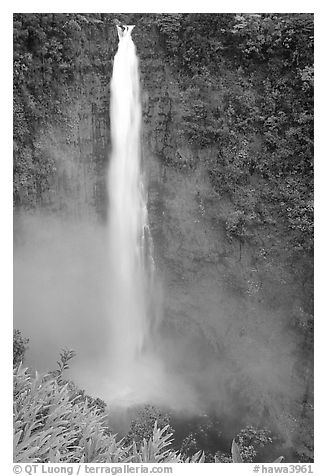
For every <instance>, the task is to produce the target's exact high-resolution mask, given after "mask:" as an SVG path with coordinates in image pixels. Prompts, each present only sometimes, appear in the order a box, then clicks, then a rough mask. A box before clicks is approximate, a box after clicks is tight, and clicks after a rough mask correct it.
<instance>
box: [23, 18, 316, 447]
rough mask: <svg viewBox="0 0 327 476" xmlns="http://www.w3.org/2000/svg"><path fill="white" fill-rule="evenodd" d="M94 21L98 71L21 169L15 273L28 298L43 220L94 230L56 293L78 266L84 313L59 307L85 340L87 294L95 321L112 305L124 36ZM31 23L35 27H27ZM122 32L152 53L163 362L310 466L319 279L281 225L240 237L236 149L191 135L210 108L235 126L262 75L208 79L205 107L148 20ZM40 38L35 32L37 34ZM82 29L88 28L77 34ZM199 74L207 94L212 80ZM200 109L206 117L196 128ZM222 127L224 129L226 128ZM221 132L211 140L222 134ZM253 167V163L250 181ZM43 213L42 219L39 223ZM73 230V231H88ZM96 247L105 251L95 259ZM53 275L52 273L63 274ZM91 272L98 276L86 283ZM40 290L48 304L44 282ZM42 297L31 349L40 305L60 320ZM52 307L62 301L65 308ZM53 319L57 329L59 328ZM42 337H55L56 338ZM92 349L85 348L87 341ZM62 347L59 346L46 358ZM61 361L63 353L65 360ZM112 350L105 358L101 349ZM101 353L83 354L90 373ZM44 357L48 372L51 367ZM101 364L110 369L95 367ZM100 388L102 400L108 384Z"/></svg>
mask: <svg viewBox="0 0 327 476" xmlns="http://www.w3.org/2000/svg"><path fill="white" fill-rule="evenodd" d="M81 17H82V16H80V18H77V19H76V18H74V19H73V20H71V21H75V23H76V24H77V26H78V27H79V28H83V24H85V31H86V33H85V37H83V39H82V40H79V42H78V47H76V48H77V50H78V55H79V56H78V57H79V58H82V59H83V58H84V59H85V57H87V60H88V61H87V62H86V64H84V63H85V61H84V63H83V61H82V60H81V64H80V67H79V68H75V69H74V72H73V73H72V74H73V77H72V78H70V79H69V82H68V83H67V84H66V85H60V86H59V87H58V91H57V96H56V101H57V102H58V104H57V105H58V109H59V110H60V114H57V115H56V114H53V115H50V116H49V117H48V119H47V120H46V121H44V120H43V121H41V122H39V123H36V124H37V125H36V126H35V134H34V141H33V144H32V146H30V147H28V145H26V143H25V144H24V147H25V149H24V150H25V152H24V160H25V162H23V161H22V160H21V155H20V158H18V159H17V170H16V182H14V185H15V197H16V218H15V226H16V234H15V240H16V241H17V245H16V246H17V252H16V264H15V266H16V275H17V279H16V293H17V299H18V300H19V299H20V297H21V295H20V292H22V288H23V286H24V285H25V284H26V280H28V277H29V276H31V275H33V272H32V273H31V272H30V268H29V266H32V265H31V263H29V264H27V268H26V259H25V258H24V246H29V245H28V242H29V241H31V239H30V237H31V236H32V237H33V239H32V241H33V240H34V241H33V242H34V245H35V244H36V243H38V244H39V243H40V242H41V243H42V242H43V243H47V242H48V240H49V239H50V238H49V236H48V234H47V233H43V235H42V233H40V230H43V229H46V228H47V225H45V226H43V225H40V223H41V222H42V220H43V218H42V216H44V214H45V215H48V216H50V215H51V216H60V217H61V218H60V219H62V220H63V222H64V225H63V226H62V228H63V229H65V233H64V235H62V231H59V232H58V234H57V235H54V234H53V233H52V237H53V236H55V237H56V239H57V244H58V242H59V241H60V240H62V236H67V233H68V232H67V229H68V228H69V227H68V228H67V226H66V224H65V223H66V222H67V220H68V222H69V223H70V225H71V224H72V223H77V224H78V223H79V222H82V223H87V225H86V227H85V228H83V230H84V231H83V233H82V234H81V237H82V238H81V237H80V239H78V240H77V241H76V242H75V243H74V245H73V246H74V247H75V252H76V256H75V255H74V253H72V247H71V246H70V245H69V246H67V247H66V248H65V246H64V245H63V246H62V247H61V251H62V250H63V249H64V251H63V252H62V262H61V264H60V263H59V264H58V269H59V271H60V272H59V271H58V273H57V274H56V273H55V272H53V271H49V274H48V279H49V280H50V281H51V279H53V280H54V281H56V280H60V279H61V278H60V277H59V276H60V274H61V271H62V269H66V266H67V264H66V263H67V262H68V261H69V263H70V266H71V268H70V275H69V276H68V274H69V273H68V274H67V276H68V277H67V281H66V282H65V280H64V284H62V287H60V292H61V293H65V289H64V288H65V283H66V284H67V283H68V288H69V292H70V294H71V296H70V297H66V298H65V304H64V305H63V308H64V307H65V308H66V309H67V306H68V308H69V309H70V311H69V312H68V313H67V312H66V311H63V309H61V308H60V307H59V308H57V307H55V309H56V313H60V312H64V313H65V312H66V314H65V322H66V323H67V322H68V321H69V319H72V322H73V323H74V326H77V327H78V329H79V333H80V334H81V335H83V336H86V335H87V334H88V330H87V320H86V318H85V320H84V319H82V321H80V320H78V319H77V318H73V317H71V316H72V314H73V312H76V313H78V314H80V315H83V313H85V309H82V307H84V308H85V306H84V304H83V299H82V303H77V304H76V302H75V297H76V296H77V295H82V294H83V292H84V291H85V290H86V289H88V290H89V289H90V288H91V289H94V290H95V291H94V292H95V294H94V296H93V297H94V299H92V300H91V302H89V303H88V306H87V310H88V313H92V312H93V313H94V311H92V309H93V306H96V302H97V303H99V302H100V307H101V297H100V294H101V292H100V291H99V290H97V291H96V289H97V285H99V286H101V285H100V284H99V283H100V281H101V275H102V273H103V272H104V271H103V270H102V264H101V253H102V252H104V242H103V235H102V228H101V223H102V222H103V221H105V219H106V210H107V198H106V197H107V191H106V186H105V177H106V173H107V165H108V157H109V154H110V137H109V127H110V123H109V120H110V119H109V83H110V75H111V60H112V57H113V54H114V52H115V48H116V45H117V38H116V33H115V31H114V27H113V26H112V24H111V23H110V21H111V17H113V15H111V16H110V15H107V16H105V15H100V14H99V15H97V16H94V17H93V20H92V17H87V16H84V18H85V20H83V18H81ZM50 20H51V19H50ZM95 20H96V21H95ZM17 21H22V22H23V23H24V21H25V23H26V19H24V18H23V19H17ZM62 21H66V20H65V19H63V20H62ZM92 21H93V23H92ZM122 21H126V22H129V23H132V22H135V21H136V22H137V27H136V28H135V30H134V32H133V38H134V42H135V44H136V47H137V51H138V54H139V59H140V72H141V80H142V102H143V122H144V130H143V161H144V166H145V169H146V171H147V180H148V210H149V220H150V226H151V230H152V236H153V240H154V252H155V261H156V266H157V270H158V275H159V277H160V280H161V286H162V303H163V308H162V311H161V313H162V319H161V323H160V331H159V333H158V337H157V340H156V345H157V351H158V353H159V354H160V355H161V356H162V358H163V360H164V361H165V363H166V365H167V367H168V368H171V369H172V371H177V372H178V373H180V375H183V378H184V379H185V380H186V381H187V382H188V383H190V384H191V385H192V386H193V387H194V388H195V389H196V392H197V394H198V395H199V401H201V402H202V403H203V405H201V406H200V408H199V411H214V412H216V414H218V415H229V416H230V418H231V419H234V420H238V421H239V422H240V426H241V425H244V424H247V423H254V424H258V425H261V426H269V425H272V426H273V427H274V428H275V429H276V430H277V431H278V433H279V434H280V435H281V436H282V438H283V439H284V440H285V441H286V445H287V446H296V447H297V448H298V452H299V453H303V454H307V455H310V454H311V452H312V448H311V446H312V444H311V439H310V436H308V433H309V432H310V431H311V430H310V428H311V423H312V405H311V404H312V348H311V345H312V343H311V339H312V335H311V330H310V329H311V327H310V326H311V321H310V318H309V315H310V305H311V304H310V302H311V301H310V299H311V297H310V296H311V294H310V293H311V291H310V289H309V288H310V287H311V281H310V275H308V274H307V273H306V270H305V269H304V268H305V262H303V264H300V265H299V264H298V261H296V259H295V258H294V259H293V260H290V259H289V240H290V237H289V236H288V234H287V231H286V229H285V227H284V225H283V224H282V223H277V224H276V223H269V220H267V221H266V222H265V223H264V225H262V224H261V225H256V224H255V223H254V224H253V223H252V222H251V224H250V225H251V226H250V228H251V239H247V236H246V235H244V233H243V234H242V233H241V234H239V235H237V234H235V233H234V234H233V233H232V231H234V230H235V229H236V228H237V227H239V226H241V225H239V223H241V222H240V221H235V219H234V217H235V216H238V215H237V214H238V213H241V212H242V213H243V211H242V210H243V209H242V207H241V205H240V203H239V202H237V200H236V199H235V197H234V196H233V195H232V194H230V193H226V192H225V190H222V189H219V186H217V185H216V183H215V182H214V181H213V178H212V170H213V167H212V164H213V163H215V164H216V165H215V167H216V168H215V169H214V170H215V172H216V173H217V176H218V175H219V173H220V174H224V172H225V171H226V170H227V169H226V164H224V163H223V162H219V160H218V161H217V157H218V158H219V157H221V155H222V154H223V153H224V150H226V149H225V138H224V137H223V138H222V139H221V141H220V140H219V137H218V136H217V138H215V139H213V140H210V141H209V140H207V142H205V143H200V142H199V141H197V140H190V132H189V131H190V127H191V126H192V127H195V126H196V123H197V121H198V125H199V129H201V127H205V125H204V126H203V124H205V121H206V120H208V118H207V116H206V117H202V116H201V111H202V109H203V108H207V110H208V111H209V110H210V108H213V107H214V106H215V108H216V109H217V111H218V112H219V114H218V112H217V114H218V116H217V117H218V119H219V115H220V116H221V115H223V116H224V112H223V109H222V106H221V105H222V102H223V101H224V100H226V98H225V96H224V93H226V90H228V88H229V87H230V88H231V89H233V88H234V89H235V88H236V86H237V87H240V86H239V82H240V81H243V82H246V81H247V80H248V76H247V74H246V73H244V71H243V72H242V71H240V70H237V69H235V67H234V66H233V65H232V63H231V62H228V61H227V60H226V62H225V63H221V64H220V70H219V75H218V74H213V73H210V74H209V73H208V71H207V72H206V71H204V70H203V69H202V70H201V75H202V76H201V78H200V79H201V81H203V82H204V83H206V84H207V89H206V90H205V98H202V103H201V104H200V103H199V99H198V97H196V95H194V96H193V97H192V90H191V89H190V87H191V86H192V80H190V79H189V78H187V77H186V75H183V74H182V73H181V70H180V69H178V67H177V66H176V62H175V60H174V61H170V58H171V57H170V56H169V49H168V50H167V44H166V43H165V42H164V35H162V34H161V31H162V30H160V25H159V27H158V24H157V23H156V22H155V19H154V18H152V17H151V18H150V17H149V15H142V14H140V15H130V16H129V15H125V16H124V18H122ZM83 22H84V23H83ZM87 22H89V23H87ZM27 23H28V22H27ZM20 28H21V27H20ZM26 28H27V30H28V31H30V32H31V30H32V27H31V25H27V26H26ZM71 28H76V30H78V28H77V27H76V26H71ZM29 34H31V33H29ZM167 51H168V53H167ZM217 55H218V53H217ZM217 61H218V59H217ZM233 68H234V69H233ZM206 74H207V77H206ZM251 74H253V73H251ZM199 75H200V73H198V75H197V78H195V80H194V84H195V83H196V81H199ZM258 75H260V71H259V72H258ZM206 78H207V79H206ZM260 80H261V79H260ZM262 81H263V80H262ZM190 83H191V86H190ZM253 84H254V83H253ZM253 84H252V86H251V87H247V89H246V91H247V92H246V94H247V95H248V96H249V97H250V96H251V98H252V96H253V97H256V96H257V95H258V91H257V89H256V88H255V87H254V85H253ZM262 84H263V83H262ZM261 86H262V85H261ZM262 87H263V86H262ZM194 94H195V93H194ZM49 100H50V101H53V99H51V98H50V99H49ZM250 100H252V99H248V98H246V99H244V101H250ZM253 101H254V100H253ZM196 107H198V109H196ZM192 108H195V110H198V111H200V112H199V116H196V117H195V118H193V119H194V120H193V119H192V120H191V121H190V120H189V119H188V118H189V116H190V114H191V113H192V111H193V109H192ZM201 108H202V109H201ZM226 114H227V113H226ZM19 117H21V116H19ZM201 117H202V122H201ZM226 117H227V116H226ZM218 119H217V120H218ZM223 119H224V117H223ZM223 119H222V120H223ZM23 120H24V118H23V119H22V122H23ZM219 120H220V119H219ZM192 121H193V122H194V123H193V122H192ZM194 124H195V125H194ZM221 127H222V129H223V127H224V126H221ZM207 129H208V130H209V129H210V127H209V125H208V127H207ZM199 134H200V133H199ZM260 140H262V139H260V137H259V134H256V137H253V134H252V135H251V137H250V139H249V136H247V134H246V133H243V134H242V135H240V138H239V140H238V143H237V150H236V151H235V155H234V159H235V161H237V160H241V159H240V157H243V156H251V153H252V155H253V156H255V148H257V149H258V148H260V145H258V144H260ZM21 142H22V140H21ZM21 142H20V138H18V139H17V140H16V148H17V150H18V151H20V154H21V151H22V144H21ZM33 154H34V155H33ZM242 154H243V156H242ZM33 157H41V158H44V157H46V158H48V163H49V164H50V165H51V171H50V172H49V173H48V172H47V173H48V177H50V178H49V180H48V186H47V187H44V190H38V189H37V187H34V188H33V185H32V182H31V180H30V177H31V176H33V174H34V176H33V180H34V181H35V183H37V184H40V183H43V182H42V180H40V178H38V177H37V175H35V170H34V171H33V167H35V169H36V168H37V167H38V165H37V162H35V159H34V164H36V165H33ZM38 160H39V159H38ZM40 160H42V159H40ZM28 161H29V162H28ZM26 163H27V164H29V163H30V166H26ZM22 164H23V165H22ZM24 167H25V168H24ZM242 167H244V163H243V162H242V163H241V165H240V167H239V169H242ZM217 169H218V171H217ZM31 170H32V171H31ZM24 174H25V175H24ZM224 180H225V181H226V182H227V181H228V180H229V176H228V175H226V176H225V179H224ZM33 183H34V182H33ZM265 187H268V186H267V185H266V183H265V182H264V179H262V177H259V175H258V174H255V173H254V174H252V175H251V176H250V177H249V180H248V182H246V184H245V185H244V186H243V191H244V190H245V192H244V196H243V197H241V198H243V200H245V201H247V200H248V203H251V200H252V199H253V195H255V194H256V193H257V192H258V190H260V193H261V192H262V190H265ZM268 188H269V187H268ZM273 200H274V197H272V201H273ZM27 208H28V209H29V211H28V212H27V211H26V209H27ZM35 210H36V211H37V213H36V212H35ZM240 210H241V212H240ZM35 215H37V216H38V217H39V216H41V218H35ZM28 216H33V217H34V218H33V219H31V220H32V221H31V220H29V219H28V218H26V217H28ZM63 217H65V218H63ZM33 220H34V222H33ZM35 220H36V221H35ZM49 226H50V228H51V225H49ZM71 226H72V225H71ZM92 226H94V228H93V230H95V231H94V233H93V232H92ZM233 227H234V228H233ZM85 229H87V232H85ZM31 230H32V231H31ZM60 230H61V228H60ZM69 230H70V231H69V233H71V234H73V233H74V231H73V230H71V229H70V228H69ZM24 233H25V234H24ZM41 235H42V236H41ZM40 236H41V238H40ZM42 240H43V241H42ZM68 242H70V239H68ZM26 243H27V244H26ZM62 243H65V239H63V241H62ZM91 245H92V247H93V249H95V248H97V249H98V251H92V252H90V249H89V247H91ZM56 246H57V245H56ZM36 248H38V246H36ZM54 248H55V247H53V246H52V248H51V247H50V254H51V250H53V251H54V254H56V253H57V252H58V250H57V251H56V250H55V249H54ZM76 248H78V250H79V251H76ZM87 250H89V251H87ZM34 253H36V254H37V253H40V251H39V248H38V250H37V251H35V249H34ZM78 253H80V254H78ZM88 253H89V255H90V256H89V257H90V260H88V261H87V263H88V266H87V267H86V266H84V265H85V263H86V261H85V262H83V261H82V264H80V265H79V267H78V271H74V269H76V263H77V262H78V259H79V256H80V255H83V256H84V258H85V256H88ZM33 256H35V254H34V255H33ZM38 256H39V255H38ZM42 256H43V257H42V259H38V260H37V262H38V263H40V267H41V266H43V265H44V263H45V262H47V256H48V254H47V253H46V252H45V253H44V255H42ZM74 256H75V257H74ZM85 259H86V258H85ZM24 260H25V261H24ZM31 261H33V260H31ZM34 262H35V261H34ZM91 262H92V265H89V263H91ZM22 263H23V264H22ZM83 263H84V265H83ZM52 264H53V263H52ZM60 266H61V268H60ZM48 268H49V270H50V265H49V266H48ZM302 268H303V269H302ZM23 269H24V270H25V271H24V273H23V272H22V270H23ZM26 269H27V271H26ZM85 270H86V271H87V273H86V274H87V278H85V281H83V284H80V283H81V282H82V281H81V280H83V279H84V278H82V276H83V274H84V273H85ZM38 271H39V269H37V272H38ZM51 273H52V274H51ZM35 274H37V273H36V272H35ZM97 275H98V277H96V276H97ZM51 277H52V278H51ZM35 279H36V285H35V289H34V291H35V292H36V288H38V287H39V286H40V279H42V277H41V278H39V277H38V278H35ZM71 281H74V282H75V288H76V289H75V291H73V292H71V287H70V284H69V283H71ZM76 283H77V284H76ZM55 287H56V284H55ZM83 290H84V291H83ZM74 293H75V294H74ZM97 293H99V296H98V299H96V296H97ZM31 295H33V289H32V290H30V292H29V293H28V297H26V298H24V297H22V298H21V299H20V304H19V303H18V304H17V305H16V316H15V319H16V322H17V326H18V327H20V328H23V330H24V331H25V333H26V335H28V336H29V337H31V341H32V342H31V347H33V335H30V333H29V332H33V331H32V329H31V328H30V327H29V325H28V323H26V321H25V317H24V315H25V313H26V306H30V307H32V308H33V306H34V309H36V310H37V311H36V312H40V313H41V311H42V313H50V314H51V311H49V309H48V308H47V305H46V304H45V305H44V306H43V307H42V309H41V308H37V306H36V307H35V305H34V304H33V297H31ZM52 297H53V298H54V299H55V296H52ZM49 302H51V300H50V301H49ZM74 310H75V311H74ZM99 313H100V314H101V316H102V317H101V319H100V320H99V323H98V324H94V322H93V321H92V322H93V324H94V325H95V328H96V330H95V331H94V332H95V335H96V336H97V339H98V340H97V347H99V346H100V347H101V346H102V345H103V346H104V345H105V342H104V338H103V337H101V322H103V320H105V316H103V310H101V311H99ZM42 319H44V320H45V321H47V317H45V316H43V317H42ZM58 321H60V318H58V320H57V322H58ZM34 322H35V321H34ZM68 326H69V324H68ZM45 327H46V326H45ZM58 328H59V332H58V334H59V335H60V334H61V333H62V332H64V333H65V332H66V331H65V330H64V329H65V328H64V326H63V325H61V324H58ZM53 329H54V327H53ZM75 329H76V327H75ZM54 332H55V333H56V331H54ZM59 335H58V337H59ZM67 335H68V336H69V335H71V336H73V333H71V334H70V332H69V331H68V334H67V333H66V337H67ZM39 338H40V340H42V339H43V335H42V332H41V335H40V336H39ZM66 340H69V339H66ZM82 341H83V342H85V340H84V337H83V338H82ZM74 343H76V345H77V346H78V343H79V338H78V337H76V332H74V337H72V342H67V345H70V346H73V344H74ZM48 344H49V341H47V344H46V345H44V348H43V351H42V352H45V348H46V347H47V345H48ZM56 351H57V348H55V349H54V351H53V354H55V352H56ZM93 351H94V349H93V347H92V346H90V351H89V354H91V353H93V354H94V352H93ZM42 352H41V354H42ZM98 352H99V354H100V350H98ZM89 354H87V353H86V354H85V355H84V356H82V360H83V359H84V363H85V364H86V362H87V356H88V355H89ZM34 358H35V362H34V363H35V365H37V364H38V363H39V362H37V361H36V360H37V359H38V358H39V357H37V356H34ZM92 358H94V359H96V357H95V356H94V355H93V357H92ZM47 363H48V362H47ZM42 365H43V363H42ZM77 374H78V371H77ZM92 385H93V387H94V389H95V391H96V383H95V382H93V383H92ZM304 433H305V434H306V436H304Z"/></svg>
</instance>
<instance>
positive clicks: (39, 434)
mask: <svg viewBox="0 0 327 476" xmlns="http://www.w3.org/2000/svg"><path fill="white" fill-rule="evenodd" d="M59 367H60V368H62V369H63V367H61V366H59ZM54 375H55V373H53V372H52V373H49V374H47V375H45V376H44V377H41V376H39V375H38V374H36V375H35V376H34V377H32V376H31V375H30V374H29V372H28V369H27V368H23V367H22V365H21V364H20V365H19V366H18V367H16V368H15V369H14V412H13V413H14V457H13V460H14V462H16V463H28V462H33V463H77V462H78V463H122V462H144V463H184V462H185V463H199V462H203V461H204V455H203V453H201V452H198V453H196V454H195V455H194V456H193V457H191V458H188V459H183V458H182V456H181V454H180V453H178V452H176V451H172V450H171V443H172V434H171V433H168V432H167V430H168V426H166V427H164V428H163V429H159V428H158V427H157V423H155V425H154V429H153V434H152V437H151V438H149V439H148V440H145V439H144V440H143V441H142V442H141V443H140V445H138V446H136V444H135V442H133V443H132V444H130V445H125V444H124V440H120V441H117V440H116V436H115V435H113V434H110V433H108V431H107V428H106V426H105V424H104V415H103V413H101V411H100V410H99V408H98V407H97V406H96V405H95V404H94V403H93V402H90V401H89V400H87V399H86V400H81V399H80V395H77V396H76V395H75V396H74V395H73V394H72V392H71V390H70V386H69V383H68V382H67V383H62V380H61V372H59V373H57V374H56V375H55V376H54ZM59 376H60V378H59V379H58V377H59Z"/></svg>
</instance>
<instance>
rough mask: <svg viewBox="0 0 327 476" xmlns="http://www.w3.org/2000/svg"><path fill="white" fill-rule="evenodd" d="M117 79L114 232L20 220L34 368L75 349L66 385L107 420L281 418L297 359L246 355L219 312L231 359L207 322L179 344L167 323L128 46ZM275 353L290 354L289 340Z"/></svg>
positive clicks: (185, 333) (20, 260) (21, 304)
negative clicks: (115, 414)
mask: <svg viewBox="0 0 327 476" xmlns="http://www.w3.org/2000/svg"><path fill="white" fill-rule="evenodd" d="M127 33H128V32H127ZM127 40H128V41H127ZM119 52H121V53H123V54H124V55H127V56H128V55H131V58H130V60H131V61H130V62H128V68H130V73H131V75H130V76H128V78H129V80H131V78H133V75H136V78H135V76H134V80H133V83H132V84H126V81H128V78H127V75H126V71H125V70H124V68H125V67H126V63H124V62H122V63H120V59H121V57H120V56H119ZM115 68H116V73H117V76H114V78H113V83H112V88H117V89H118V91H117V90H116V91H115V92H116V93H117V94H118V96H119V97H120V101H122V102H120V103H119V104H117V103H115V95H114V96H113V97H112V109H111V114H112V118H111V122H112V134H113V135H112V142H113V149H112V155H111V160H110V162H111V168H110V171H109V180H108V181H109V184H108V190H109V194H110V195H109V202H110V208H109V221H108V223H109V226H108V225H107V224H103V223H101V222H99V221H96V220H95V219H87V218H85V219H84V220H82V219H75V220H74V219H72V218H65V217H64V216H56V215H47V214H44V213H42V212H41V211H40V212H37V213H36V212H35V213H32V212H31V213H27V212H25V213H20V214H17V215H16V217H15V253H14V315H15V320H14V325H15V328H18V329H20V330H21V331H22V332H23V334H24V336H26V337H29V338H30V345H29V350H28V352H27V355H26V364H27V365H30V366H31V367H33V368H36V369H38V370H39V371H41V372H44V371H48V370H51V369H53V368H55V367H56V361H57V360H58V355H59V352H60V350H61V349H63V348H65V347H66V348H71V349H74V350H75V351H76V353H77V356H76V357H75V358H74V360H73V361H72V363H71V368H70V371H69V372H68V373H67V376H68V377H71V378H72V380H73V381H74V382H75V383H76V385H77V386H79V387H80V388H82V389H85V390H86V392H87V393H88V394H89V395H92V396H94V397H97V396H98V397H100V398H102V399H103V400H104V401H106V402H107V403H109V408H111V407H112V406H121V407H126V408H128V407H130V406H133V405H136V404H145V403H151V404H154V405H157V406H160V407H165V408H168V409H171V410H173V411H175V412H177V413H180V414H184V413H186V414H193V415H199V414H201V413H205V412H208V411H211V410H212V411H214V412H215V413H216V414H217V415H224V417H228V416H232V418H233V419H235V420H237V419H239V421H243V420H244V415H250V416H251V417H254V416H255V414H256V411H257V406H258V401H259V400H260V405H261V406H268V407H269V408H270V410H271V411H273V412H274V414H275V415H277V414H280V415H281V414H282V413H283V411H284V407H283V405H284V402H283V399H280V400H279V401H278V400H277V399H274V396H276V395H282V396H284V397H285V398H287V399H289V400H292V399H297V398H298V396H299V393H300V392H301V389H299V388H298V387H297V386H296V385H295V384H294V382H290V380H289V375H290V369H292V368H293V367H294V363H295V357H291V353H288V354H285V355H282V354H280V359H279V360H276V355H277V354H278V352H275V353H274V354H272V353H270V350H269V349H268V348H267V347H266V346H265V345H264V344H262V345H260V343H255V342H253V346H252V348H253V349H254V350H253V352H251V353H250V352H249V351H248V350H244V349H245V348H244V347H240V346H239V340H238V338H237V336H236V335H234V334H233V333H232V332H230V323H229V322H228V321H227V320H226V319H224V316H223V315H222V313H223V311H220V310H219V309H217V323H216V325H217V331H218V332H219V335H220V336H221V338H222V339H223V340H224V348H225V349H226V352H225V353H224V351H223V350H222V351H220V352H219V353H218V354H217V352H215V351H214V350H213V348H212V347H211V346H210V345H209V344H208V339H207V338H206V335H207V334H208V332H209V333H210V325H211V324H210V325H208V329H207V332H202V330H203V328H205V325H206V324H205V319H203V318H201V321H200V322H191V321H190V322H189V323H188V324H187V328H186V327H185V329H181V328H180V326H179V327H178V332H177V331H176V329H177V327H176V326H175V325H174V324H173V323H172V322H171V320H169V319H167V317H169V316H167V314H166V309H167V306H166V303H167V302H169V299H170V297H169V292H168V291H167V289H166V287H165V283H161V282H160V273H156V274H154V273H153V269H152V265H153V263H152V256H151V236H150V234H149V230H148V226H147V213H146V192H145V189H144V183H143V180H144V178H143V175H142V167H141V163H140V144H139V137H138V131H139V128H140V125H141V124H140V117H141V111H140V105H139V103H138V99H137V98H138V94H139V91H138V81H135V80H137V58H136V56H135V50H134V45H133V43H132V42H131V41H130V37H129V36H127V37H122V38H120V49H119V51H118V57H117V56H116V58H115ZM120 68H122V70H120ZM115 80H116V81H117V82H116V83H115ZM119 91H120V92H119ZM127 91H129V92H130V96H129V94H128V93H127ZM116 99H117V97H116ZM126 117H127V118H128V120H127V121H126ZM115 127H116V128H117V129H115ZM133 134H134V135H133ZM127 135H128V137H127ZM118 157H119V161H118V160H116V159H118ZM154 245H155V243H154ZM204 292H205V291H204ZM149 296H151V299H149ZM207 298H208V299H207V302H208V306H209V305H210V302H211V300H210V296H209V295H208V296H207ZM228 299H229V306H230V308H232V307H233V301H231V300H230V296H229V297H228ZM213 305H215V304H214V303H213ZM237 312H239V311H238V304H236V299H235V315H237ZM267 320H268V319H267ZM190 330H192V332H190ZM278 345H279V346H280V349H283V348H285V345H286V346H287V345H288V343H287V342H285V343H284V342H283V341H282V339H281V340H280V342H279V344H278ZM294 345H295V343H294ZM249 375H250V376H251V378H250V379H246V378H245V376H247V377H248V376H249ZM244 395H245V397H244Z"/></svg>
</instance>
